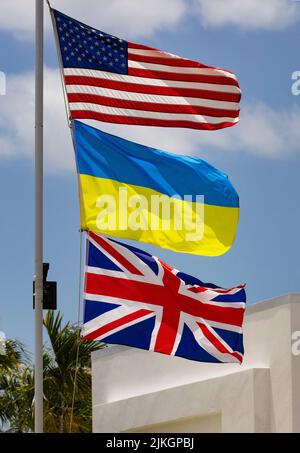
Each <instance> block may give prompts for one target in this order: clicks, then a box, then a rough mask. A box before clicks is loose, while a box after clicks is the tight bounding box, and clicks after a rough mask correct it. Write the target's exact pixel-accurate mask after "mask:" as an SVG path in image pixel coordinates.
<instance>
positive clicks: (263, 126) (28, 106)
mask: <svg viewBox="0 0 300 453" xmlns="http://www.w3.org/2000/svg"><path fill="white" fill-rule="evenodd" d="M0 106H1V107H0V158H2V159H3V158H6V159H7V158H20V157H25V158H30V159H32V158H33V152H34V76H33V73H26V74H21V75H9V76H8V78H7V95H6V96H1V97H0ZM299 123H300V108H298V107H293V108H289V109H286V110H275V109H272V108H271V107H269V106H267V105H265V104H263V103H254V104H252V105H248V106H242V115H241V122H240V124H239V125H237V126H234V127H231V128H228V129H223V130H220V131H214V132H209V131H194V130H187V129H169V128H152V127H133V126H125V125H124V126H122V125H112V124H107V123H101V122H91V124H92V125H94V126H96V127H97V128H99V129H102V130H104V131H107V132H110V133H113V134H116V135H120V136H121V137H124V138H127V139H129V140H133V141H136V142H138V143H142V144H145V145H148V146H153V147H157V148H160V149H164V150H166V151H170V152H176V153H180V154H194V155H198V156H200V157H203V158H206V159H207V160H211V159H213V158H214V157H215V156H216V154H218V156H220V154H224V155H228V153H230V154H231V155H232V156H234V155H237V154H238V153H248V154H253V155H256V156H261V157H263V158H270V159H277V158H283V157H284V158H286V157H287V156H289V155H290V156H292V155H294V154H297V153H299V146H298V144H299V141H300V129H299ZM45 170H46V171H47V172H49V171H52V172H53V171H56V172H57V171H75V164H74V154H73V147H72V142H71V135H70V131H69V128H68V126H67V121H66V113H65V107H64V101H63V95H62V88H61V82H60V77H59V72H58V71H57V70H54V69H49V68H46V70H45Z"/></svg>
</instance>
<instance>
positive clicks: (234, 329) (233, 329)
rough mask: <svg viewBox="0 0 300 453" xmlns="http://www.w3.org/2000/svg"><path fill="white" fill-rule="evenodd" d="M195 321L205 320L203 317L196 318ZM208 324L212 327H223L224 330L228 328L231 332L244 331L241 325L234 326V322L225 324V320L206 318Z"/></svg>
mask: <svg viewBox="0 0 300 453" xmlns="http://www.w3.org/2000/svg"><path fill="white" fill-rule="evenodd" d="M195 321H196V322H197V321H199V322H203V319H200V318H195ZM205 321H206V324H208V325H209V326H211V327H215V328H216V329H222V330H228V331H229V332H235V333H240V334H241V333H243V328H242V327H239V326H234V325H233V324H225V323H223V322H217V321H210V320H209V319H205Z"/></svg>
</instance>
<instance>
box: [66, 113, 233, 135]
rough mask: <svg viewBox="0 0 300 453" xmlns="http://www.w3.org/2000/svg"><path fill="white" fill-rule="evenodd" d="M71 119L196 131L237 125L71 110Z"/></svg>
mask: <svg viewBox="0 0 300 453" xmlns="http://www.w3.org/2000/svg"><path fill="white" fill-rule="evenodd" d="M71 117H72V119H73V120H76V119H91V120H98V121H104V122H106V123H117V124H134V125H136V126H157V127H183V128H190V129H197V130H211V131H214V130H218V129H224V128H225V127H230V126H234V125H235V124H237V123H233V122H224V123H219V124H209V123H196V122H193V121H183V120H181V121H178V120H161V119H159V118H157V119H149V118H138V117H128V116H121V115H108V114H104V113H99V112H92V111H89V110H72V111H71Z"/></svg>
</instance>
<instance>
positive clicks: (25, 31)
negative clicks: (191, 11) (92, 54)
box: [0, 0, 187, 39]
mask: <svg viewBox="0 0 300 453" xmlns="http://www.w3.org/2000/svg"><path fill="white" fill-rule="evenodd" d="M51 4H52V6H53V7H54V8H56V9H59V10H61V11H62V12H64V13H66V14H68V15H70V16H72V17H74V18H75V19H79V20H81V21H82V22H85V23H87V24H89V25H91V26H94V27H97V28H99V29H100V30H101V29H102V30H103V31H106V32H108V33H111V34H116V35H119V36H121V37H122V36H123V37H124V38H131V37H138V36H149V35H152V34H154V33H156V32H157V31H159V30H161V29H165V28H168V27H174V26H176V25H178V24H179V22H180V20H181V19H182V17H183V16H184V14H185V13H186V10H187V3H186V2H185V0H163V1H162V0H151V2H150V1H149V0H109V1H107V0H87V1H84V0H53V1H51ZM34 16H35V2H34V0H25V1H24V0H22V1H20V0H1V14H0V29H3V30H6V31H10V32H13V33H14V35H15V36H16V37H19V38H21V39H24V38H32V39H33V37H34V35H33V32H34ZM45 16H46V21H45V27H46V29H47V30H49V29H50V28H51V23H50V20H49V14H48V8H46V15H45Z"/></svg>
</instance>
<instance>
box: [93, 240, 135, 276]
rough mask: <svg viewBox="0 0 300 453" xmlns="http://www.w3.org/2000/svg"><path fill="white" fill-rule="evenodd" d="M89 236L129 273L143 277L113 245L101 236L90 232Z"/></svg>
mask: <svg viewBox="0 0 300 453" xmlns="http://www.w3.org/2000/svg"><path fill="white" fill-rule="evenodd" d="M89 236H90V237H91V238H92V239H93V240H94V241H95V242H97V244H98V245H99V246H100V247H101V248H103V249H104V250H105V251H106V252H107V253H109V254H110V255H111V256H112V257H113V258H115V259H116V260H117V261H118V262H119V263H120V264H121V265H122V266H124V267H125V268H126V269H127V270H128V271H129V272H131V273H132V274H134V275H143V273H142V272H141V271H140V270H139V269H137V268H136V267H135V266H134V265H133V264H131V263H130V262H129V261H128V260H127V259H126V258H124V257H123V255H121V253H119V252H118V251H117V250H116V249H115V248H114V247H113V246H112V245H110V244H108V242H106V241H105V240H104V239H103V238H102V237H101V236H97V235H96V234H94V233H92V232H89Z"/></svg>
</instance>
